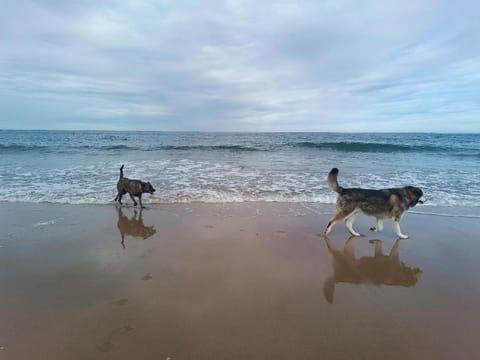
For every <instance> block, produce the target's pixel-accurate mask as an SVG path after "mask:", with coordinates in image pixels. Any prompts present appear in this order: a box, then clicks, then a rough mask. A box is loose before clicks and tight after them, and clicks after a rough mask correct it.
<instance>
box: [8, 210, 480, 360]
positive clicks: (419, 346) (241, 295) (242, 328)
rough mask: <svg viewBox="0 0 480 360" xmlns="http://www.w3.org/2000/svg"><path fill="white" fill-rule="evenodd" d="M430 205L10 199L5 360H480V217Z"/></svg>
mask: <svg viewBox="0 0 480 360" xmlns="http://www.w3.org/2000/svg"><path fill="white" fill-rule="evenodd" d="M422 210H423V211H425V214H419V213H411V212H409V213H407V214H405V216H404V218H403V219H402V222H401V226H402V231H403V232H404V233H406V234H408V235H410V238H409V239H407V240H399V241H397V239H396V236H395V235H394V232H393V230H392V228H391V225H390V222H389V221H386V223H385V228H384V231H383V232H381V233H371V232H369V231H368V229H369V227H370V226H371V225H372V224H373V223H374V219H373V218H368V217H365V216H359V217H358V220H357V222H356V223H355V229H356V230H357V231H359V232H360V233H362V234H365V235H366V236H364V237H356V238H352V239H349V234H348V231H347V229H346V228H345V226H344V225H343V224H338V225H337V226H335V227H334V228H333V230H332V232H331V233H330V236H329V238H328V239H325V238H323V237H322V236H321V234H322V233H323V230H324V228H325V225H326V223H327V222H328V219H329V218H330V217H331V216H332V214H333V212H334V206H333V205H328V204H319V203H308V202H306V203H285V202H242V203H217V204H205V203H175V204H152V205H149V206H148V208H147V209H144V210H143V211H139V210H135V209H134V208H133V207H131V206H124V207H123V208H119V207H118V206H115V205H63V204H46V203H2V204H0V219H1V232H0V264H1V271H0V294H1V296H0V319H1V324H2V325H1V326H0V349H1V350H0V358H2V359H15V360H17V359H32V358H39V359H110V358H111V359H135V358H137V359H171V360H173V359H321V358H324V359H433V358H434V359H474V358H478V357H479V356H480V350H479V348H478V340H477V339H478V333H479V330H480V326H479V325H478V324H479V320H480V315H479V312H478V304H479V303H480V281H479V280H480V275H479V274H480V262H479V261H478V258H479V255H480V243H479V241H478V238H477V235H476V234H478V233H479V232H480V224H479V222H478V218H475V217H473V218H469V217H463V216H458V217H457V216H441V215H431V214H427V213H428V212H429V209H428V207H425V206H424V207H422ZM433 210H435V211H436V212H437V213H439V211H438V209H436V208H433ZM433 210H432V212H435V211H433ZM467 210H468V209H467ZM466 212H468V211H466Z"/></svg>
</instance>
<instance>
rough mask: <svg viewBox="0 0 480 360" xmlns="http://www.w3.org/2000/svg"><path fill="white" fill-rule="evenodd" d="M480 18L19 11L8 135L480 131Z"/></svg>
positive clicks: (113, 8) (383, 7) (258, 7)
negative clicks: (36, 131)
mask: <svg viewBox="0 0 480 360" xmlns="http://www.w3.org/2000/svg"><path fill="white" fill-rule="evenodd" d="M478 10H479V9H478V5H477V4H476V2H474V1H472V2H468V1H461V2H457V3H455V4H451V3H450V2H446V1H445V2H443V1H426V2H414V1H407V2H402V4H400V3H398V2H393V1H392V2H389V1H387V2H382V3H378V2H375V1H366V2H361V3H359V2H354V1H335V2H330V1H326V2H316V1H307V0H305V1H265V2H253V1H249V0H248V1H233V0H230V1H225V2H216V1H202V2H196V1H182V2H178V1H166V0H164V1H153V0H152V1H113V0H109V1H106V2H102V3H101V4H100V3H98V2H96V1H91V0H82V1H64V2H60V3H59V2H57V1H26V0H19V1H16V2H9V3H8V4H7V5H6V6H5V9H3V10H2V13H1V14H0V97H1V100H0V106H1V109H2V111H1V112H0V128H11V127H12V124H15V126H16V127H21V128H39V127H40V128H66V129H71V128H73V127H74V126H79V127H81V128H82V129H83V128H92V129H94V128H109V129H115V128H117V127H118V128H121V129H128V128H132V129H139V128H143V129H156V130H218V131H221V130H226V131H229V130H235V131H238V130H244V131H375V130H378V131H480V126H479V125H476V124H477V122H475V121H474V120H475V119H478V116H479V114H480V108H479V106H480V105H478V101H476V99H475V94H476V93H478V90H479V89H480V76H479V75H478V74H480V71H479V70H480V65H479V64H480V61H479V57H480V52H479V45H477V44H479V43H480V42H479V41H478V40H480V39H479V35H478V34H480V29H479V28H480V25H479V24H478V21H476V20H475V19H474V17H475V14H476V13H478ZM446 24H448V26H446ZM432 120H434V121H432ZM452 121H454V122H455V124H454V125H452ZM100 124H101V125H100Z"/></svg>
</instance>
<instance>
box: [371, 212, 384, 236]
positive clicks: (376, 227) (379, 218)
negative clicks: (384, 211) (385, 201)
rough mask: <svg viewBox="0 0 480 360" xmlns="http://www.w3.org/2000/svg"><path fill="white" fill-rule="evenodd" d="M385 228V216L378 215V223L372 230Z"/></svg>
mask: <svg viewBox="0 0 480 360" xmlns="http://www.w3.org/2000/svg"><path fill="white" fill-rule="evenodd" d="M382 230H383V218H382V217H378V216H377V225H375V226H372V227H371V228H370V231H375V232H377V231H382Z"/></svg>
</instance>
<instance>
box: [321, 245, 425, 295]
mask: <svg viewBox="0 0 480 360" xmlns="http://www.w3.org/2000/svg"><path fill="white" fill-rule="evenodd" d="M324 239H325V243H326V244H327V247H328V251H329V252H330V254H332V262H333V276H331V277H330V278H328V279H327V280H326V281H325V283H324V285H323V293H324V295H325V299H326V300H327V301H328V302H329V303H332V302H333V296H334V293H335V284H337V283H350V284H373V285H392V286H405V287H412V286H415V284H416V283H417V281H418V278H419V277H420V275H421V274H422V270H421V269H420V268H417V267H410V266H408V265H406V264H405V263H404V262H403V261H401V260H400V257H399V254H398V248H399V246H400V242H401V241H402V239H398V240H397V241H396V242H395V244H394V245H393V247H392V250H390V254H389V255H384V254H383V252H382V241H381V240H370V243H371V244H374V245H375V250H374V255H373V256H363V257H361V258H359V259H357V258H356V257H355V249H354V248H353V240H354V239H355V236H351V237H350V238H348V239H347V241H346V242H345V246H344V248H343V251H342V250H339V249H337V248H335V246H334V245H333V243H332V241H331V240H330V239H329V238H328V237H324Z"/></svg>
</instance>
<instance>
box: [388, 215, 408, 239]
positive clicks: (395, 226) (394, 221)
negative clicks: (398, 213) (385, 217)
mask: <svg viewBox="0 0 480 360" xmlns="http://www.w3.org/2000/svg"><path fill="white" fill-rule="evenodd" d="M392 225H393V231H395V234H397V236H398V237H399V238H401V239H408V235H405V234H402V231H401V230H400V218H399V217H393V218H392Z"/></svg>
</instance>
